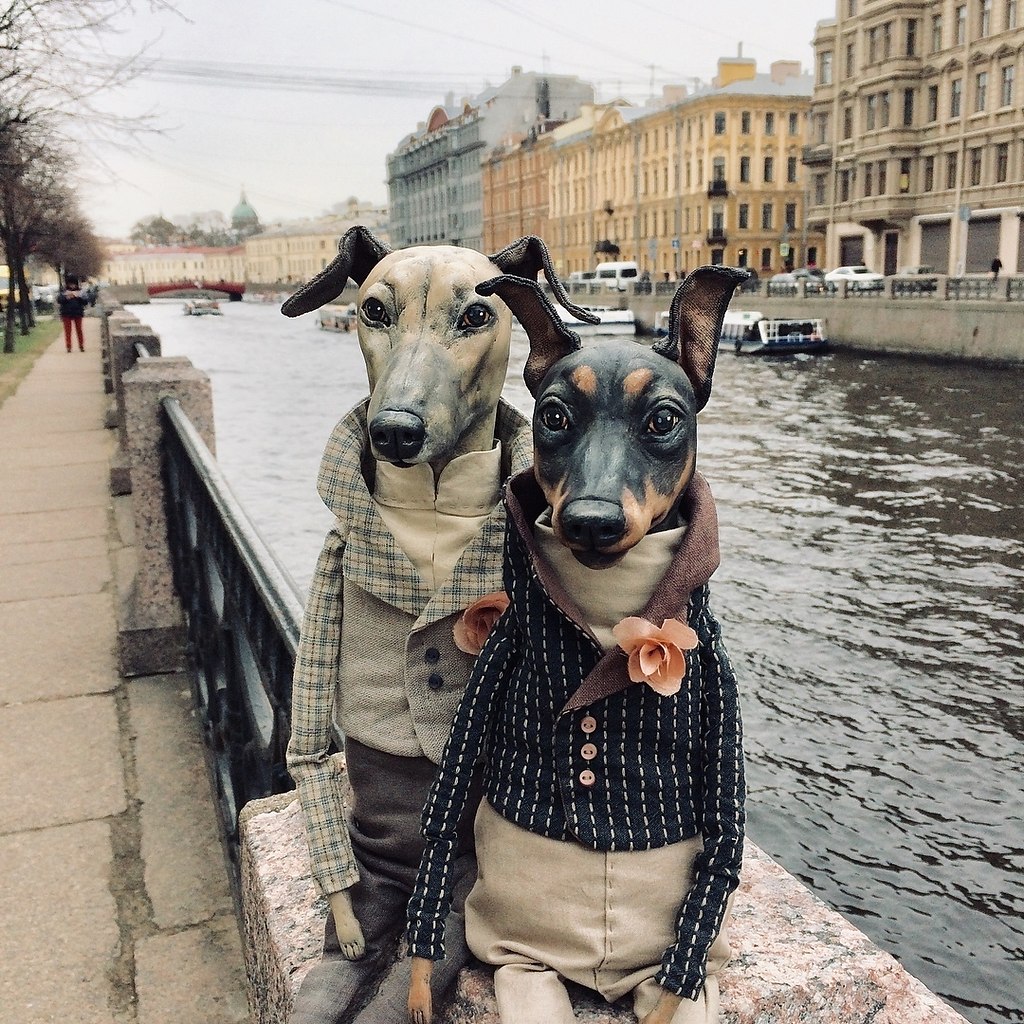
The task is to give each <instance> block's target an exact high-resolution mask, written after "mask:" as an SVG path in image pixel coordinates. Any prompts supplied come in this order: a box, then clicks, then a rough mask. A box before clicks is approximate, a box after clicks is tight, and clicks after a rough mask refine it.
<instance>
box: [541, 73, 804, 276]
mask: <svg viewBox="0 0 1024 1024" xmlns="http://www.w3.org/2000/svg"><path fill="white" fill-rule="evenodd" d="M812 88H813V80H812V76H810V75H808V74H802V73H801V70H800V66H799V64H798V63H797V62H795V61H777V62H775V63H774V64H772V66H771V69H770V72H769V73H767V74H764V73H758V71H757V67H756V63H755V62H754V61H753V60H750V59H747V58H743V57H742V56H737V57H732V58H722V59H721V60H720V61H719V62H718V75H717V76H716V78H715V80H714V81H713V82H712V84H711V86H710V87H704V88H701V89H699V90H697V91H695V92H692V93H688V92H687V91H686V90H685V89H683V88H681V87H669V88H666V90H665V95H664V97H663V100H662V102H661V104H659V105H658V106H657V107H654V108H652V107H644V108H638V107H633V106H630V105H628V104H623V103H613V104H608V105H597V106H588V107H585V108H584V109H583V111H582V112H581V116H580V117H579V118H577V119H575V120H573V121H570V122H568V123H566V124H565V125H562V126H561V127H559V128H556V129H554V130H553V131H552V133H551V134H552V142H551V146H550V160H551V171H550V211H549V220H550V227H549V230H548V235H547V236H545V237H546V238H547V240H548V243H549V245H550V247H551V248H552V250H553V253H554V255H555V258H556V261H557V264H558V267H559V269H560V271H561V272H562V273H563V274H567V273H570V272H572V271H576V270H587V269H591V268H592V267H593V266H594V264H595V262H596V261H600V260H608V259H622V260H635V261H636V262H637V263H638V264H639V265H640V268H641V271H642V272H646V273H648V274H649V275H650V277H651V278H652V279H654V280H662V279H665V278H666V277H668V278H675V277H678V276H681V275H682V274H685V273H687V272H689V271H691V270H693V269H694V268H696V267H698V266H701V265H702V264H706V263H725V264H730V265H733V266H742V267H751V268H754V269H755V270H758V271H760V272H761V273H771V272H773V271H778V270H781V269H783V268H784V267H786V266H802V265H804V264H816V263H819V262H820V251H821V248H822V245H823V243H824V234H823V232H822V230H821V228H820V227H816V228H814V229H813V230H812V229H811V228H810V227H809V225H808V223H807V221H806V219H805V216H804V213H805V203H806V192H807V181H806V172H805V169H804V167H803V165H802V163H801V155H802V152H803V148H804V146H805V144H806V142H807V130H808V118H807V115H808V109H809V105H810V97H811V91H812Z"/></svg>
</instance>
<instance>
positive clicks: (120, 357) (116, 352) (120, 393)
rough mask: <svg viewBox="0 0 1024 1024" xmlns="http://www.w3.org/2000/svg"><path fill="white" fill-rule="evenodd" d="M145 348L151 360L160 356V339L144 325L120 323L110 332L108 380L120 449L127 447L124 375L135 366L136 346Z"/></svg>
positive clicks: (136, 358)
mask: <svg viewBox="0 0 1024 1024" xmlns="http://www.w3.org/2000/svg"><path fill="white" fill-rule="evenodd" d="M138 343H141V344H143V345H145V346H146V349H147V350H148V351H149V354H150V356H151V357H152V358H157V357H159V356H160V351H161V349H160V338H159V336H158V335H157V334H156V333H155V332H154V331H153V330H152V329H151V328H149V327H147V326H146V325H145V324H140V323H138V322H137V321H136V322H128V321H124V322H120V323H117V324H115V325H113V326H112V327H111V330H110V380H111V385H112V390H113V393H114V404H115V406H116V407H117V423H118V432H119V439H120V442H121V447H122V449H124V448H126V447H127V444H128V438H127V434H126V428H125V420H124V385H123V378H124V375H125V374H126V373H127V372H128V371H129V370H130V369H131V368H132V367H133V366H134V365H135V363H136V362H137V360H138V357H137V356H136V354H135V346H136V344H138Z"/></svg>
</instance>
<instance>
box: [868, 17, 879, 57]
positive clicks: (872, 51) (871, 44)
mask: <svg viewBox="0 0 1024 1024" xmlns="http://www.w3.org/2000/svg"><path fill="white" fill-rule="evenodd" d="M876 60H878V26H877V25H876V26H874V27H873V28H869V29H868V63H869V64H874V63H875V61H876Z"/></svg>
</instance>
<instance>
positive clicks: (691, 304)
mask: <svg viewBox="0 0 1024 1024" xmlns="http://www.w3.org/2000/svg"><path fill="white" fill-rule="evenodd" d="M749 276H750V275H749V274H748V273H747V272H746V271H745V270H740V269H739V268H737V267H698V268H697V269H696V270H695V271H694V272H693V273H692V274H690V275H689V276H688V277H687V278H686V280H685V281H683V283H682V284H680V286H679V287H678V288H677V289H676V293H675V295H674V296H673V298H672V305H671V307H670V308H669V314H668V337H667V338H665V339H663V340H662V341H659V342H657V343H656V344H655V345H654V346H653V348H654V351H655V352H657V353H659V354H660V355H663V356H667V357H668V358H669V359H671V360H673V361H674V362H677V363H679V365H680V366H681V367H682V368H683V370H684V372H685V373H686V376H687V377H689V378H690V383H691V384H692V385H693V393H694V395H695V396H696V398H697V412H700V410H701V409H703V408H704V406H705V405H707V401H708V398H709V397H710V396H711V376H712V374H713V373H714V371H715V359H716V358H717V357H718V338H719V335H720V334H721V333H722V321H723V320H724V319H725V311H726V310H727V309H728V308H729V300H730V299H731V298H732V293H733V291H734V290H735V289H736V286H737V285H738V284H740V283H741V282H743V281H746V279H747V278H748V277H749Z"/></svg>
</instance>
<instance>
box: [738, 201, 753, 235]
mask: <svg viewBox="0 0 1024 1024" xmlns="http://www.w3.org/2000/svg"><path fill="white" fill-rule="evenodd" d="M737 216H738V218H739V219H738V225H739V227H740V228H742V229H744V230H746V229H747V228H749V227H750V204H749V203H740V205H739V210H738V214H737Z"/></svg>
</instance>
